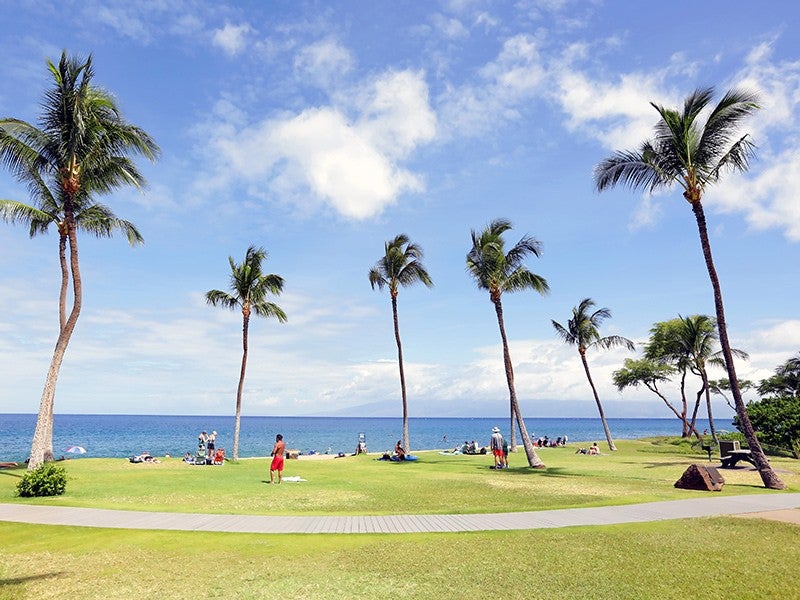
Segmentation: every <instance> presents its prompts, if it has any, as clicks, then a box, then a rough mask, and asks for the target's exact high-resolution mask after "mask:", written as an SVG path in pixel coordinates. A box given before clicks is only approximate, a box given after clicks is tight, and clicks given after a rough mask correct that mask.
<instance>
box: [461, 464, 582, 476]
mask: <svg viewBox="0 0 800 600" xmlns="http://www.w3.org/2000/svg"><path fill="white" fill-rule="evenodd" d="M487 469H488V470H490V471H494V469H492V468H490V466H482V467H476V468H475V470H476V471H485V470H487ZM497 471H498V477H505V476H508V477H530V476H539V477H583V475H584V474H583V473H575V472H574V471H570V470H569V469H566V468H564V467H547V468H546V469H534V468H532V467H528V466H525V467H522V466H520V467H510V468H508V469H498V470H497Z"/></svg>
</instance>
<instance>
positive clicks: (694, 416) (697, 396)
mask: <svg viewBox="0 0 800 600" xmlns="http://www.w3.org/2000/svg"><path fill="white" fill-rule="evenodd" d="M702 400H703V388H700V389H699V390H698V391H697V393H696V394H695V399H694V409H692V428H693V429H694V430H695V431H697V413H698V412H699V411H700V402H701V401H702Z"/></svg>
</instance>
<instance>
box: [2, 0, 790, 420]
mask: <svg viewBox="0 0 800 600" xmlns="http://www.w3.org/2000/svg"><path fill="white" fill-rule="evenodd" d="M631 6H632V5H631V4H630V3H626V2H601V1H597V2H571V1H569V0H545V1H524V0H521V1H519V2H514V3H512V2H473V1H469V0H454V1H451V2H388V1H379V2H344V1H343V2H302V1H299V2H255V1H254V2H214V3H206V2H192V1H172V0H160V1H143V2H92V1H86V2H79V3H78V2H74V3H73V2H58V3H54V2H47V1H41V2H9V1H6V0H0V9H2V11H3V14H4V26H3V34H2V37H0V51H2V55H3V61H2V63H1V64H0V77H1V78H2V81H3V86H2V87H0V115H2V116H13V117H17V118H22V119H25V120H28V121H35V120H36V118H37V114H38V106H39V102H40V101H41V98H42V93H43V91H44V89H45V88H46V86H47V85H48V84H49V81H48V73H47V71H46V68H45V60H46V59H47V58H51V59H53V60H57V59H58V56H59V55H60V53H61V50H62V49H67V50H68V51H69V52H73V53H79V54H87V53H89V52H91V53H93V55H94V61H95V69H96V76H95V83H96V84H98V85H101V86H103V87H104V88H106V89H108V90H110V91H111V92H113V93H114V94H115V95H116V96H117V98H118V100H119V104H120V106H121V108H122V110H123V112H124V114H125V116H126V118H127V119H128V120H129V121H131V122H133V123H135V124H137V125H139V126H141V127H143V128H144V129H145V130H146V131H148V132H149V133H150V134H151V135H152V136H153V137H154V138H155V140H156V141H157V142H158V143H159V145H160V146H161V148H162V152H163V155H162V157H161V159H160V160H159V161H158V162H157V163H155V164H152V165H151V164H147V163H142V168H143V170H144V172H145V173H146V176H147V178H148V180H149V184H150V185H149V187H148V189H147V190H146V191H145V192H144V193H140V192H138V191H135V190H121V191H118V192H116V193H115V194H113V196H110V197H106V198H104V199H103V201H104V202H105V203H106V204H108V205H110V206H111V207H113V209H114V210H115V211H116V213H117V215H118V216H120V217H123V218H126V219H128V220H130V221H132V222H134V223H135V224H136V225H137V226H138V227H139V229H140V231H141V232H142V233H143V235H144V237H145V245H144V246H142V247H137V248H130V247H129V246H128V245H127V244H126V242H125V241H124V239H122V238H118V239H112V240H107V239H106V240H95V239H92V238H87V237H81V238H80V252H81V253H80V260H81V266H82V274H83V279H84V307H83V312H82V314H81V317H80V320H79V322H78V326H77V329H76V332H75V334H74V336H73V339H72V342H71V344H70V347H69V349H68V352H67V356H66V359H65V361H64V364H63V367H62V371H61V377H60V380H59V385H58V391H57V395H56V411H57V412H64V413H96V412H103V413H133V414H138V413H142V414H146V413H153V414H232V412H233V409H234V401H235V392H236V384H237V381H238V372H239V365H240V360H241V314H240V313H236V312H226V311H224V310H221V309H215V308H212V307H208V306H206V304H205V301H204V294H205V292H206V291H208V290H210V289H213V288H225V287H226V286H227V284H228V276H229V272H230V269H229V265H228V256H233V258H234V259H235V260H237V261H241V259H242V257H243V256H244V253H245V250H246V248H247V247H248V246H249V245H251V244H255V245H259V246H263V247H265V248H266V249H267V251H268V253H269V259H268V261H267V263H266V265H265V268H266V270H267V272H271V273H277V274H280V275H281V276H283V277H284V278H285V280H286V284H285V288H284V293H283V294H282V295H281V296H280V297H279V298H278V299H277V300H276V301H277V302H278V303H279V304H280V305H281V306H282V307H283V308H284V310H285V311H286V313H287V314H288V317H289V321H288V323H286V324H280V323H278V322H277V321H274V320H264V319H260V320H259V319H256V320H253V321H252V323H251V328H250V356H249V366H248V372H247V380H246V384H245V393H244V400H243V414H245V415H305V414H312V415H319V414H322V415H327V414H342V415H356V416H358V415H369V416H371V415H390V416H391V415H399V414H400V391H399V380H398V374H397V365H396V347H395V342H394V337H393V332H392V321H391V307H390V300H389V297H388V294H387V293H386V292H385V291H384V292H378V291H372V290H371V288H370V286H369V282H368V279H367V273H368V271H369V268H370V267H371V266H372V265H373V264H374V263H375V261H377V260H378V258H379V257H380V256H381V254H382V252H383V244H384V242H385V241H386V240H388V239H390V238H392V237H394V236H395V235H397V234H399V233H406V234H407V235H408V236H409V237H410V238H411V239H412V240H413V241H414V242H416V243H418V244H419V245H420V246H422V248H423V249H424V251H425V258H424V263H425V265H426V266H427V268H428V271H429V272H430V274H431V277H432V278H433V280H434V283H435V287H434V288H433V289H430V290H429V289H427V288H425V287H424V286H421V287H414V288H407V289H403V290H401V292H400V296H399V313H400V327H401V335H402V339H403V346H404V356H405V360H406V368H407V372H406V375H407V381H408V392H409V403H410V412H411V415H412V416H437V415H440V416H450V415H454V416H458V415H464V416H473V415H474V416H479V415H486V416H495V415H497V416H502V415H505V414H507V397H508V392H507V389H506V383H505V378H504V374H503V369H502V358H501V348H500V343H499V342H500V340H499V333H498V329H497V322H496V320H495V315H494V310H493V307H492V305H491V304H490V303H489V301H488V296H487V295H486V293H485V292H482V291H479V290H478V289H477V288H476V287H475V285H474V283H473V282H472V281H471V280H470V279H469V277H468V275H467V274H466V271H465V255H466V252H467V250H468V249H469V245H470V231H471V230H472V229H480V228H482V227H483V226H485V225H486V224H487V223H488V222H489V221H491V220H492V219H495V218H498V217H504V218H508V219H510V220H511V221H512V222H513V224H514V230H513V231H512V232H510V235H509V236H508V241H509V242H510V243H513V242H516V241H517V240H518V239H519V238H520V237H522V236H523V235H525V234H530V235H533V236H534V237H536V238H537V239H539V240H540V241H541V242H542V244H543V247H544V253H543V255H542V257H541V258H539V259H536V258H534V259H532V260H531V261H529V263H528V264H529V267H530V268H531V270H533V271H534V272H536V273H538V274H540V275H542V276H543V277H545V278H546V279H547V281H548V282H549V284H550V287H551V293H550V294H549V295H548V296H546V297H541V296H539V295H537V294H534V293H530V292H529V293H525V294H515V295H506V296H505V297H504V309H505V317H506V326H507V331H508V335H509V338H510V345H511V352H512V358H513V360H514V363H515V370H516V382H517V393H518V396H519V398H520V401H521V404H522V409H523V413H524V414H526V415H530V416H594V415H595V414H596V412H595V408H594V403H593V402H588V400H590V398H591V396H590V394H589V389H588V384H587V382H586V380H585V378H584V374H583V371H582V368H581V365H580V362H579V357H578V355H577V352H576V351H575V349H574V348H570V347H567V346H564V344H563V343H561V342H560V341H559V340H558V339H556V337H555V335H554V332H553V328H552V326H551V322H550V321H551V319H555V320H557V321H560V322H565V321H566V319H567V318H568V317H569V314H570V311H571V308H572V307H573V306H575V305H576V304H578V302H579V301H580V300H581V299H582V298H584V297H587V296H588V297H591V298H593V299H594V300H595V301H596V302H597V304H598V306H606V307H609V308H610V309H611V310H612V313H613V318H612V319H611V320H609V321H607V323H606V325H605V327H604V329H603V332H604V333H607V334H619V335H624V336H627V337H629V338H631V339H633V340H635V341H637V342H643V341H645V340H646V339H647V335H648V330H649V328H650V327H651V325H652V324H653V323H654V322H656V321H661V320H666V319H670V318H673V317H676V316H678V315H679V314H681V315H688V314H697V313H706V314H712V315H713V301H712V295H711V290H710V284H709V282H708V278H707V274H706V272H705V267H704V264H703V261H702V255H701V251H700V245H699V241H698V237H697V229H696V225H695V222H694V218H693V216H692V213H691V210H690V208H689V206H688V205H687V203H686V202H685V201H684V200H683V199H682V197H681V195H680V193H679V192H678V191H672V192H669V193H663V194H658V195H655V196H652V197H648V196H643V195H642V194H641V193H633V192H630V191H628V190H625V189H620V190H614V191H612V192H607V193H604V194H602V195H600V194H598V193H597V192H595V191H594V189H593V182H592V176H591V175H592V168H593V167H594V165H595V164H596V163H597V162H598V161H599V160H601V159H602V158H604V157H605V156H607V155H608V154H609V153H610V152H612V151H613V150H615V149H625V148H630V147H635V146H636V145H638V143H639V142H641V141H642V140H643V139H645V138H646V137H648V135H649V133H650V131H651V129H652V126H653V124H654V123H655V121H656V113H655V111H654V110H653V108H652V107H651V106H650V105H649V102H650V101H654V102H657V103H659V104H666V105H679V104H680V103H681V102H682V99H683V98H684V97H685V95H687V94H688V93H689V92H691V91H692V90H693V89H695V88H696V87H702V86H708V85H713V86H715V87H716V88H717V89H718V90H725V89H727V88H729V87H734V86H746V87H750V88H753V89H756V90H758V91H759V92H760V94H761V100H762V102H761V103H762V106H763V110H761V111H759V113H758V114H757V115H756V116H755V117H754V118H752V119H751V120H750V121H749V122H747V123H746V124H745V127H744V130H746V131H748V132H750V133H751V134H752V136H753V139H754V141H755V143H756V144H757V145H758V158H757V160H755V161H754V162H753V164H752V168H751V170H750V172H749V173H747V174H746V175H731V176H728V177H726V178H725V180H724V181H723V182H721V183H720V184H719V185H717V186H716V187H715V188H714V189H710V190H709V191H708V193H707V195H706V200H705V205H706V212H707V217H708V221H709V228H710V234H711V238H712V240H711V241H712V247H713V250H714V253H715V260H716V263H717V268H718V271H719V273H720V277H721V280H722V284H723V293H724V296H725V302H726V307H727V311H728V312H727V317H728V325H729V333H730V336H731V339H732V341H733V344H734V345H735V346H736V347H738V348H741V349H744V350H746V351H748V352H749V353H750V355H751V360H750V361H749V362H742V363H740V364H738V365H737V368H738V371H739V374H740V376H741V377H744V378H749V379H753V380H759V379H761V378H764V377H766V376H768V375H769V374H770V373H771V372H772V370H773V369H774V367H775V366H776V365H778V364H779V363H781V362H783V361H785V360H786V359H787V358H789V357H790V356H791V355H793V354H795V353H796V352H797V350H798V348H800V316H799V315H798V312H797V298H798V296H799V295H800V282H799V281H798V277H797V275H798V264H800V243H799V242H800V202H798V200H797V198H798V197H800V162H798V159H797V157H798V156H800V109H799V108H798V106H799V105H800V41H799V40H798V37H797V35H796V32H795V31H792V30H791V29H790V27H789V25H790V24H791V23H796V22H798V17H800V14H798V13H800V9H799V8H797V7H796V5H795V3H792V2H788V1H787V2H773V3H770V5H769V6H770V9H769V10H764V9H763V8H760V7H759V6H757V5H756V3H749V2H747V3H746V2H732V3H731V2H726V3H722V2H716V1H715V2H685V1H682V0H681V1H677V2H672V3H669V5H666V4H663V3H649V4H648V3H644V4H641V3H640V4H637V5H636V8H635V9H633V8H631ZM0 197H3V198H13V199H20V200H26V199H27V196H26V190H25V188H24V187H22V186H21V185H19V184H18V183H17V182H16V181H14V180H13V179H12V178H11V177H10V176H9V174H8V172H7V171H0ZM58 280H59V271H58V262H57V238H56V237H55V236H54V235H53V234H50V235H47V236H41V237H38V238H35V239H33V240H31V239H29V238H28V236H27V231H26V228H25V227H22V226H12V225H7V224H2V223H0V307H2V310H1V311H0V412H30V413H33V412H36V411H37V410H38V405H39V399H40V397H41V391H42V386H43V384H44V376H45V372H46V369H47V366H48V364H49V361H50V358H51V354H52V349H53V346H54V343H55V339H56V336H57V327H58V320H57V298H58ZM628 356H635V354H631V353H628V352H625V351H609V352H596V353H594V354H591V353H590V355H589V360H590V365H591V367H592V369H593V374H594V377H595V379H596V381H597V384H598V388H599V390H600V394H601V399H603V400H604V403H605V406H606V409H607V414H608V415H609V416H612V417H625V416H663V417H668V416H669V413H668V411H667V409H666V408H665V407H664V406H663V404H660V401H659V400H657V399H656V398H655V397H653V396H651V395H650V393H649V392H646V391H636V390H632V391H626V392H624V393H622V394H620V393H619V392H617V391H616V390H615V389H614V387H613V385H612V384H611V373H612V372H613V371H614V370H615V369H617V368H619V367H620V366H621V364H622V362H623V360H624V359H625V358H626V357H628ZM722 375H723V373H722V372H719V373H712V377H722ZM666 391H667V393H668V395H669V396H670V398H671V399H673V400H676V399H677V395H676V389H675V388H667V389H666ZM717 410H718V412H719V414H720V415H729V414H730V411H729V410H726V409H725V405H724V403H721V404H718V405H717Z"/></svg>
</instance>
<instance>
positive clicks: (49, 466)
mask: <svg viewBox="0 0 800 600" xmlns="http://www.w3.org/2000/svg"><path fill="white" fill-rule="evenodd" d="M66 489H67V471H66V470H65V469H64V467H59V466H56V465H55V464H54V463H51V462H48V463H44V464H42V465H39V466H38V467H36V468H35V469H34V470H33V471H28V472H27V473H25V475H23V476H22V479H20V481H19V483H18V484H17V495H18V496H22V497H24V498H30V497H32V496H60V495H61V494H63V493H64V490H66Z"/></svg>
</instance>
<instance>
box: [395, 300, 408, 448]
mask: <svg viewBox="0 0 800 600" xmlns="http://www.w3.org/2000/svg"><path fill="white" fill-rule="evenodd" d="M392 316H393V317H394V339H395V340H396V341H397V364H398V365H399V367H400V393H401V394H402V397H403V448H404V449H405V451H406V454H410V453H411V444H410V440H409V437H408V399H407V398H406V375H405V372H404V370H403V345H402V344H401V343H400V323H399V321H398V319H397V294H396V293H392Z"/></svg>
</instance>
